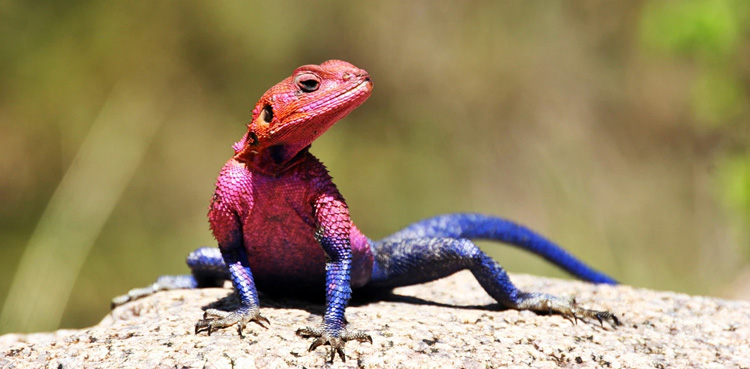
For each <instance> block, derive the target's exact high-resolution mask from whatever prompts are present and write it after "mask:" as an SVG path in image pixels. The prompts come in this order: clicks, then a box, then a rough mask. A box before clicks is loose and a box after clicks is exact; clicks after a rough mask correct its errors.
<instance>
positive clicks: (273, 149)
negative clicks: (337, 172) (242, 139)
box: [235, 145, 310, 177]
mask: <svg viewBox="0 0 750 369" xmlns="http://www.w3.org/2000/svg"><path fill="white" fill-rule="evenodd" d="M309 149H310V145H307V146H305V147H304V148H302V150H293V149H290V148H289V147H287V146H285V145H276V146H270V147H267V148H265V149H263V150H261V151H255V150H242V151H240V152H238V153H237V154H236V155H235V159H237V160H239V161H241V162H243V163H245V164H247V165H248V166H249V167H251V168H252V170H253V171H257V172H260V173H263V174H266V175H270V176H274V177H275V176H278V175H280V174H282V173H283V172H285V171H287V170H289V169H291V168H293V167H294V166H296V165H297V164H299V163H301V162H302V161H304V159H305V157H307V155H309V151H308V150H309ZM295 151H296V152H295Z"/></svg>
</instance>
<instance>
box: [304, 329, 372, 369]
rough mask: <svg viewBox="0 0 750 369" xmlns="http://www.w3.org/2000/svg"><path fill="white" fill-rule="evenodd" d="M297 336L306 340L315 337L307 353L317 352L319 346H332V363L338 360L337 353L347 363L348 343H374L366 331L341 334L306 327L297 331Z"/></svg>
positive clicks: (344, 331) (343, 331) (342, 332)
mask: <svg viewBox="0 0 750 369" xmlns="http://www.w3.org/2000/svg"><path fill="white" fill-rule="evenodd" d="M337 333H338V334H337ZM297 335H299V336H302V337H304V338H309V337H315V340H313V342H312V344H310V348H308V349H307V351H312V350H315V349H316V348H318V346H323V345H330V346H331V357H330V360H331V362H333V360H334V359H335V358H336V354H337V353H338V354H339V357H340V358H341V361H343V362H346V354H345V352H344V344H346V341H351V340H356V341H360V342H370V343H372V337H371V336H370V335H369V334H367V333H366V332H364V331H353V332H349V331H347V330H342V331H341V332H332V333H329V332H328V331H326V329H325V328H312V327H304V328H300V329H298V330H297Z"/></svg>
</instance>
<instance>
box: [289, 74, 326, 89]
mask: <svg viewBox="0 0 750 369" xmlns="http://www.w3.org/2000/svg"><path fill="white" fill-rule="evenodd" d="M294 82H295V83H296V84H297V86H298V87H299V89H300V90H302V92H313V91H315V90H317V89H318V87H320V78H319V77H318V76H316V75H314V74H312V73H303V74H300V75H298V76H297V77H296V78H295V79H294Z"/></svg>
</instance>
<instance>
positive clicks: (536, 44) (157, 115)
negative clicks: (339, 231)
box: [0, 0, 750, 333]
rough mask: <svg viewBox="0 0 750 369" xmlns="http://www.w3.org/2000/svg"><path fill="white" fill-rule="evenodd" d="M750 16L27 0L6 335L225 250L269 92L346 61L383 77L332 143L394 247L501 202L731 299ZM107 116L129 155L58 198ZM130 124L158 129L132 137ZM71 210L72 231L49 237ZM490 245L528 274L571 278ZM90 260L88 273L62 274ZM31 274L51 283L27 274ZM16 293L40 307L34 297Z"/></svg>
mask: <svg viewBox="0 0 750 369" xmlns="http://www.w3.org/2000/svg"><path fill="white" fill-rule="evenodd" d="M748 8H749V7H748V5H746V2H743V1H740V0H719V1H711V0H689V1H684V2H670V1H640V2H621V3H610V2H607V3H600V2H594V1H580V2H573V3H568V2H559V1H557V2H556V1H552V2H543V3H534V2H531V3H526V2H511V3H503V4H500V3H497V4H495V3H492V4H483V5H482V6H477V4H465V3H462V2H443V3H439V4H437V3H434V2H426V1H417V2H396V1H385V2H376V3H349V2H344V1H333V2H325V3H321V2H311V3H296V2H287V1H281V2H254V1H250V2H242V3H240V2H225V3H211V4H209V3H204V2H195V1H176V0H172V1H165V2H159V3H143V4H138V3H128V4H119V3H100V2H91V1H78V2H72V3H71V2H68V3H64V4H63V3H57V2H51V1H46V2H45V1H37V2H33V3H32V2H21V1H10V2H4V3H2V4H0V21H2V22H0V76H2V77H1V78H2V83H0V175H1V176H2V179H3V180H2V181H0V201H2V204H3V206H2V207H0V217H1V218H2V222H0V227H2V228H0V242H1V243H2V245H3V247H2V257H1V258H0V280H2V281H4V282H3V283H2V284H0V303H1V304H4V305H3V311H4V312H6V311H7V312H6V313H4V314H3V316H2V320H0V333H2V332H9V331H32V330H50V329H54V328H56V327H58V326H59V327H83V326H86V325H90V324H93V323H95V322H97V321H98V320H100V319H101V318H102V317H103V316H104V314H106V312H107V310H108V305H109V300H110V299H111V297H113V296H115V295H117V294H121V293H123V292H125V291H127V290H128V289H130V288H133V287H136V286H143V285H146V284H148V283H151V282H152V281H153V280H154V279H155V278H156V277H157V276H158V275H161V274H177V273H184V272H186V271H187V268H186V267H185V266H184V262H183V260H184V256H185V255H186V254H187V252H189V251H191V250H192V249H194V248H195V247H197V246H200V245H212V244H213V240H212V238H211V235H210V233H209V231H208V227H207V222H206V219H205V214H206V211H207V205H208V201H209V199H210V196H211V194H212V190H213V182H214V180H215V176H216V174H217V172H218V170H219V169H220V167H221V165H222V164H223V163H224V161H225V160H226V159H227V158H228V157H229V156H230V155H231V148H230V145H231V143H233V142H234V141H236V140H237V139H239V138H240V137H241V135H242V133H243V132H244V129H245V128H244V124H245V123H246V122H247V120H248V118H249V115H250V110H251V109H252V106H253V104H254V103H255V101H256V99H257V98H258V97H259V96H260V95H261V94H262V93H263V91H265V89H267V88H268V87H270V86H271V85H273V84H274V83H276V82H278V81H279V80H281V79H282V78H284V77H286V76H287V75H288V74H289V73H290V72H291V71H292V70H293V69H294V68H296V67H297V66H299V65H301V64H306V63H319V62H322V61H324V60H327V59H331V58H340V59H344V60H347V61H350V62H352V63H354V64H355V65H357V66H359V67H362V68H365V69H367V70H368V71H369V72H370V73H371V75H372V76H373V79H374V81H375V90H374V94H373V96H372V97H371V98H370V100H369V101H368V102H367V103H366V104H364V105H363V106H362V107H361V108H359V109H358V110H357V111H355V112H354V113H352V115H351V116H350V117H348V118H347V119H346V120H345V121H344V122H342V123H341V124H340V125H338V126H336V127H334V128H333V129H332V130H331V131H330V132H328V133H327V134H326V135H324V136H323V137H322V138H321V139H320V140H319V141H318V142H316V144H315V145H313V149H312V151H313V152H314V153H315V154H316V155H317V156H318V157H320V158H321V160H323V162H325V163H326V165H327V166H328V167H329V169H330V170H331V173H332V175H333V176H334V178H335V180H336V183H337V184H338V186H339V188H340V190H341V191H342V193H343V194H344V195H345V196H346V198H347V200H348V202H349V205H350V208H351V211H352V216H353V218H354V220H355V221H356V222H357V224H358V225H359V226H360V228H361V229H363V230H364V231H365V232H366V233H367V234H368V235H370V236H371V237H375V238H377V237H382V236H384V235H387V234H388V233H390V232H392V231H394V230H396V229H398V228H400V227H402V226H404V225H406V224H408V223H410V222H412V221H415V220H418V219H420V218H423V217H427V216H431V215H435V214H437V213H443V212H453V211H481V212H486V213H491V214H497V215H501V216H505V217H508V218H511V219H515V220H517V221H520V222H522V223H525V224H527V225H529V226H531V227H532V228H534V229H536V230H538V231H540V232H542V233H544V234H546V235H548V236H549V237H550V238H552V239H554V240H556V241H558V242H560V243H561V244H563V245H565V246H566V247H567V248H569V249H570V250H572V251H573V252H574V253H575V254H577V255H581V256H582V257H583V259H585V260H586V261H587V262H590V263H591V264H593V265H595V266H597V267H598V268H600V269H602V270H605V271H607V272H609V273H611V274H613V275H614V276H615V277H616V278H618V279H619V280H621V281H623V282H625V283H629V284H634V285H639V286H645V287H651V288H658V289H670V290H677V291H684V292H688V293H697V294H717V293H719V291H723V286H726V285H729V284H731V282H732V281H733V280H734V279H735V278H736V277H737V276H738V275H739V273H740V271H742V270H743V269H747V268H748V267H747V266H748V260H749V259H750V234H749V231H748V230H749V229H750V175H748V173H750V170H748V168H750V123H749V122H750V119H749V118H750V110H749V109H750V103H749V102H748V96H747V95H748V91H750V88H749V87H750V46H749V45H750V42H748V41H750V34H749V31H748V28H747V26H746V25H747V24H750V22H749V21H750V10H749V9H748ZM123 84H124V85H125V86H127V88H125V89H123V88H122V87H119V88H118V87H117V86H123ZM116 91H128V92H127V93H117V92H116ZM115 95H116V96H117V98H113V96H115ZM104 111H109V112H110V113H108V114H104V113H103V112H104ZM105 116H106V122H108V124H111V126H107V125H105V127H111V128H109V129H110V130H108V131H106V132H105V133H107V134H108V136H107V135H105V137H110V138H109V139H107V140H103V141H105V142H97V144H99V145H103V147H105V148H108V150H107V149H105V150H100V151H94V152H95V153H97V154H96V155H94V157H93V158H94V159H96V163H99V164H97V165H96V166H92V167H91V168H102V171H97V172H96V174H87V173H91V172H86V171H83V172H80V173H84V174H85V175H83V177H82V178H81V181H80V182H78V183H79V184H78V185H76V186H75V188H74V190H75V191H73V192H74V193H76V194H78V195H77V196H80V195H81V194H83V195H89V196H84V197H83V198H81V197H75V196H72V197H70V198H69V199H71V200H69V201H67V202H60V201H59V200H54V199H55V198H56V197H57V196H58V195H54V194H55V193H59V191H60V188H62V187H64V182H65V180H64V178H66V177H67V176H68V175H70V173H71V172H72V171H74V170H75V166H76V164H75V163H76V160H78V159H76V157H79V156H80V155H83V154H84V153H86V152H87V151H86V147H87V143H86V140H87V137H89V138H90V137H97V136H96V135H94V133H93V132H94V131H92V130H95V127H100V126H101V124H102V123H101V119H104V118H103V117H105ZM95 122H100V123H96V124H95ZM121 130H123V131H121ZM128 130H136V131H140V130H145V131H142V132H146V133H144V134H143V135H139V136H137V137H140V139H136V140H135V141H132V138H130V139H129V138H128V137H127V136H120V134H119V133H118V132H127V131H128ZM148 132H150V133H148ZM130 143H134V145H135V146H131V144H130ZM123 145H124V147H123ZM138 145H142V146H138ZM138 147H140V148H138ZM123 150H135V151H138V150H140V152H141V154H140V155H134V154H127V152H119V151H123ZM114 151H118V152H114ZM141 155H142V156H141ZM141 158H142V159H141ZM128 168H132V175H131V174H129V173H128ZM97 176H104V177H106V178H97ZM107 180H110V181H114V182H115V183H114V184H107V185H106V186H108V188H104V189H102V188H101V186H99V187H97V184H98V183H107ZM118 187H121V190H120V189H118ZM101 194H106V196H105V197H103V198H98V197H96V196H103V195H101ZM87 202H93V203H94V204H95V205H96V206H98V207H99V208H100V211H99V212H98V213H97V214H101V217H103V218H104V219H93V218H92V219H89V220H90V222H89V223H88V224H84V225H83V226H81V229H83V230H86V229H88V231H87V232H89V233H87V234H88V236H87V237H88V238H85V239H84V241H79V240H80V238H75V237H69V236H66V235H69V234H73V235H75V234H77V233H76V232H79V231H81V229H68V228H69V227H63V226H64V225H66V224H68V223H66V222H70V221H71V218H70V217H71V216H74V215H75V214H80V213H83V212H86V211H87V210H86V209H88V208H87V205H86V203H87ZM108 204H110V205H111V207H112V208H111V212H109V211H106V210H107V205H108ZM50 209H58V210H56V212H57V214H60V215H58V216H57V219H58V221H57V223H56V224H57V227H63V228H64V229H61V230H60V228H55V227H51V228H50V227H49V225H46V226H45V224H48V223H47V221H46V220H45V219H49V215H43V214H45V212H50V211H51V210H50ZM101 209H104V210H101ZM98 223H101V224H100V226H99V225H97V224H98ZM45 227H47V229H49V230H51V231H49V230H48V231H47V234H48V235H49V237H48V238H49V242H48V243H47V244H48V245H49V246H48V247H49V249H48V251H43V252H42V253H41V254H42V256H38V257H37V256H34V255H35V254H34V251H33V250H34V244H35V240H36V239H38V236H33V235H34V234H35V232H37V234H38V232H41V231H40V229H42V230H43V229H45ZM35 230H36V231H35ZM56 230H60V231H59V232H57V231H56ZM86 240H89V241H86ZM482 246H483V247H485V249H486V250H488V251H489V252H490V253H491V254H492V255H493V256H494V257H496V258H498V259H499V260H500V261H501V263H502V264H503V265H504V266H506V267H507V268H508V269H510V270H511V271H515V272H528V273H535V274H542V275H553V276H563V274H562V273H561V272H559V271H557V270H555V269H554V268H552V267H550V266H548V265H547V264H545V263H543V262H540V261H538V260H536V258H534V257H532V256H529V255H526V254H522V253H520V252H517V251H516V250H508V248H507V247H498V246H494V245H490V244H483V245H482ZM27 248H29V249H27ZM89 248H90V249H89ZM24 250H26V251H24ZM72 250H79V254H78V255H77V257H76V259H75V260H69V261H68V260H66V261H65V265H64V266H65V267H66V268H68V269H69V270H62V271H61V270H60V269H53V267H43V265H44V264H42V261H41V260H44V259H45V258H46V259H47V260H53V261H54V260H56V261H58V262H62V261H64V260H65V259H62V258H61V257H59V255H64V254H65V253H66V252H67V253H69V252H72ZM37 252H38V251H37ZM24 253H25V254H24ZM24 255H25V256H24ZM37 255H39V254H37ZM22 260H24V261H22ZM29 265H31V266H32V267H31V268H29V267H28V266H29ZM79 265H80V268H79ZM29 271H31V274H35V273H34V272H35V271H36V272H37V273H36V278H38V279H37V280H38V281H41V283H40V282H37V283H36V284H34V283H31V282H25V280H24V279H23V278H21V277H19V276H23V275H29ZM19 278H20V279H19ZM13 283H15V286H16V287H14V288H16V289H17V290H18V289H20V290H19V291H23V292H24V293H26V294H27V295H28V296H36V297H34V298H30V299H26V300H18V298H16V297H12V296H13V294H11V285H13ZM71 283H72V284H71ZM71 288H72V289H71ZM69 289H70V293H67V291H68V290H69ZM9 294H10V296H11V297H8V296H9ZM18 301H25V302H23V304H20V305H19V303H18ZM40 305H44V306H40ZM45 309H47V310H45ZM14 311H15V312H23V313H24V314H27V315H26V318H22V317H21V316H22V315H23V314H21V315H19V313H10V312H14ZM45 311H46V312H45ZM43 312H44V313H43ZM59 313H62V315H61V317H60V323H59V324H56V322H57V319H54V318H55V316H56V315H55V314H59Z"/></svg>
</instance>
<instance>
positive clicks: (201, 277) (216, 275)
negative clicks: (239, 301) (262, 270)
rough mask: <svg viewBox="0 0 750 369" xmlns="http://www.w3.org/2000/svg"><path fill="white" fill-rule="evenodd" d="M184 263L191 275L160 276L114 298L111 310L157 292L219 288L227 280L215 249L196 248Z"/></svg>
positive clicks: (227, 275) (224, 267)
mask: <svg viewBox="0 0 750 369" xmlns="http://www.w3.org/2000/svg"><path fill="white" fill-rule="evenodd" d="M186 262H187V265H188V266H189V267H190V270H191V272H192V274H184V275H164V276H161V277H159V278H158V279H157V280H156V282H154V283H152V284H151V285H149V286H146V287H143V288H135V289H132V290H130V291H128V293H127V294H125V295H122V296H117V297H115V298H114V299H112V308H115V307H117V306H120V305H122V304H125V303H126V302H129V301H133V300H137V299H139V298H142V297H145V296H148V295H152V294H154V293H156V292H158V291H164V290H176V289H183V288H188V289H190V288H204V287H219V286H221V285H222V284H223V283H224V281H225V280H227V279H229V270H228V269H227V266H226V264H224V259H223V258H222V256H221V252H220V251H219V249H218V248H216V247H201V248H198V249H197V250H195V251H193V252H191V253H190V254H188V257H187V260H186Z"/></svg>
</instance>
